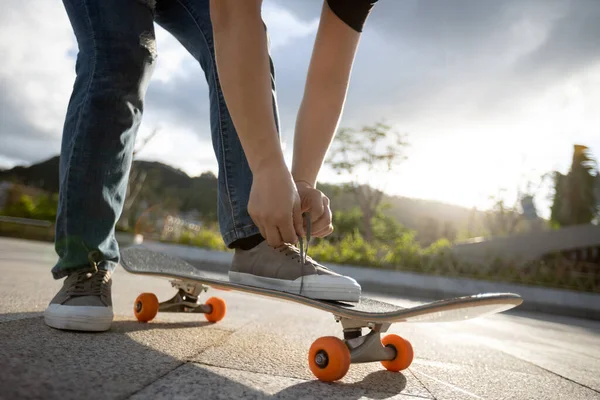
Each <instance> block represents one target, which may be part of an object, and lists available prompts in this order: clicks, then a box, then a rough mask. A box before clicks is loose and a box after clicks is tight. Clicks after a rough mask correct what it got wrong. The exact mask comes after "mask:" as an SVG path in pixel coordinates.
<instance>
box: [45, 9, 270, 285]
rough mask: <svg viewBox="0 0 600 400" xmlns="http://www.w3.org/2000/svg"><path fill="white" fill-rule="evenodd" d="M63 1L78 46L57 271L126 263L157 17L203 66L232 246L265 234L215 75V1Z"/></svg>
mask: <svg viewBox="0 0 600 400" xmlns="http://www.w3.org/2000/svg"><path fill="white" fill-rule="evenodd" d="M63 2H64V5H65V8H66V10H67V14H68V16H69V19H70V21H71V25H72V27H73V31H74V33H75V36H76V38H77V43H78V46H79V53H78V55H77V62H76V72H77V78H76V80H75V84H74V87H73V93H72V95H71V99H70V101H69V106H68V110H67V115H66V119H65V124H64V131H63V137H62V149H61V157H60V194H59V206H58V216H57V221H56V243H55V247H56V252H57V253H58V256H59V261H58V263H57V264H56V265H55V267H54V268H53V269H52V274H53V276H54V278H56V279H58V278H61V277H64V276H66V275H68V274H69V273H70V272H72V271H73V270H76V269H86V268H89V267H90V263H97V265H98V266H99V267H100V268H105V269H113V268H114V267H115V266H116V264H117V263H118V262H119V247H118V244H117V241H116V239H115V225H116V223H117V220H118V219H119V217H120V214H121V212H122V207H123V201H124V198H125V195H126V191H127V181H128V176H129V172H130V168H131V163H132V152H133V146H134V141H135V137H136V133H137V130H138V127H139V125H140V122H141V119H142V114H143V110H144V96H145V93H146V89H147V87H148V83H149V80H150V77H151V74H152V70H153V66H154V63H155V60H156V45H155V39H154V38H155V36H154V26H153V23H154V21H156V22H157V23H158V24H159V25H161V26H162V27H163V28H165V29H166V30H167V31H169V32H170V33H171V34H172V35H173V36H175V37H176V38H177V40H179V42H180V43H181V44H182V45H183V46H184V47H185V48H186V49H187V50H188V51H189V53H190V54H191V55H192V56H193V57H194V58H195V59H196V60H198V62H199V63H200V65H201V67H202V69H203V70H204V74H205V77H206V81H207V83H208V87H209V96H210V125H211V131H212V143H213V149H214V152H215V154H216V157H217V160H218V164H219V173H218V205H217V207H218V218H219V225H220V229H221V234H222V236H223V239H224V241H225V243H226V244H227V245H230V244H231V243H233V242H234V241H235V240H238V239H241V238H244V237H248V236H252V235H255V234H258V233H259V231H258V229H257V227H256V226H255V225H254V223H253V222H252V219H251V218H250V216H249V215H248V209H247V204H248V198H249V195H250V188H251V186H252V173H251V171H250V168H249V166H248V162H247V160H246V157H245V155H244V151H243V149H242V145H241V143H240V141H239V138H238V135H237V132H236V130H235V128H234V126H233V122H232V120H231V116H230V115H229V112H228V110H227V107H226V105H225V100H224V98H223V93H222V91H221V87H220V84H219V78H218V76H217V68H216V64H215V57H214V46H213V35H212V26H211V22H210V12H209V0H158V1H156V6H155V7H154V8H151V7H152V6H153V5H152V3H154V2H153V1H151V0H146V1H143V0H63ZM271 66H272V63H271ZM271 72H272V74H273V69H272V70H271ZM272 82H273V94H274V91H275V86H274V79H272ZM273 99H274V101H273V103H274V114H275V118H276V121H277V120H278V118H277V107H276V105H275V96H274V97H273ZM90 255H93V257H92V259H90Z"/></svg>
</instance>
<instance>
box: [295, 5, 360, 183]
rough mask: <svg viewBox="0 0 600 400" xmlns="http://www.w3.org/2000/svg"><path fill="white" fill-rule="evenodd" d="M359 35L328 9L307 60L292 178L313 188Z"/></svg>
mask: <svg viewBox="0 0 600 400" xmlns="http://www.w3.org/2000/svg"><path fill="white" fill-rule="evenodd" d="M359 38H360V33H358V32H357V31H355V30H353V29H352V28H350V27H348V26H347V25H346V24H345V23H344V22H342V21H341V20H340V19H339V18H338V17H337V16H336V15H335V14H334V13H333V12H332V11H331V10H330V9H329V7H328V5H327V3H324V5H323V13H322V16H321V22H320V25H319V30H318V32H317V38H316V41H315V46H314V49H313V54H312V57H311V62H310V66H309V70H308V76H307V80H306V87H305V90H304V96H303V98H302V103H301V105H300V110H299V112H298V117H297V119H296V133H295V137H294V159H293V163H292V175H293V177H294V179H295V180H296V181H306V182H308V183H310V184H311V185H312V186H313V187H314V185H315V184H316V180H317V175H318V173H319V170H320V169H321V166H322V164H323V160H324V159H325V155H326V153H327V150H328V148H329V146H330V144H331V141H332V139H333V136H334V134H335V131H336V130H337V127H338V123H339V119H340V116H341V114H342V110H343V107H344V101H345V98H346V92H347V89H348V82H349V80H350V72H351V70H352V63H353V60H354V55H355V53H356V48H357V46H358V42H359Z"/></svg>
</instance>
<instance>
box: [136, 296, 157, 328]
mask: <svg viewBox="0 0 600 400" xmlns="http://www.w3.org/2000/svg"><path fill="white" fill-rule="evenodd" d="M156 313H158V298H157V297H156V295H155V294H154V293H142V294H140V295H139V296H138V297H137V299H135V303H133V314H134V315H135V317H136V318H137V320H138V321H140V322H148V321H151V320H152V319H153V318H154V317H156Z"/></svg>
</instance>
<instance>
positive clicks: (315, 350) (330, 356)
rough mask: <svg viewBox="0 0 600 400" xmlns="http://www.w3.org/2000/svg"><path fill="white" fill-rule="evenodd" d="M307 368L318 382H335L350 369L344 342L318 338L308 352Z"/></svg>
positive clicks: (330, 338) (333, 337)
mask: <svg viewBox="0 0 600 400" xmlns="http://www.w3.org/2000/svg"><path fill="white" fill-rule="evenodd" d="M308 366H309V368H310V370H311V372H312V373H313V375H314V376H315V377H317V379H318V380H320V381H323V382H333V381H337V380H339V379H342V378H343V377H344V375H346V372H348V368H350V350H348V346H346V343H344V341H342V340H341V339H339V338H337V337H335V336H325V337H322V338H319V339H317V340H315V342H314V343H313V344H312V346H310V350H309V351H308Z"/></svg>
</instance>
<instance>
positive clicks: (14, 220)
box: [0, 215, 52, 228]
mask: <svg viewBox="0 0 600 400" xmlns="http://www.w3.org/2000/svg"><path fill="white" fill-rule="evenodd" d="M0 222H7V223H11V224H18V225H28V226H39V227H42V228H50V227H51V226H52V222H50V221H44V220H40V219H30V218H19V217H7V216H3V215H2V216H0Z"/></svg>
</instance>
